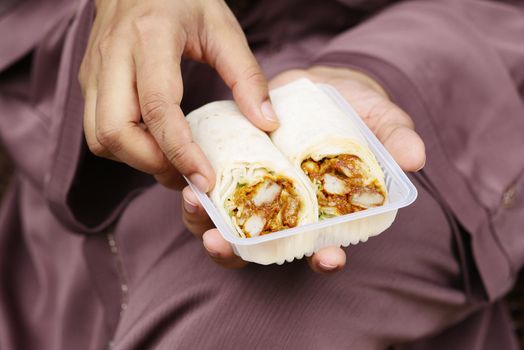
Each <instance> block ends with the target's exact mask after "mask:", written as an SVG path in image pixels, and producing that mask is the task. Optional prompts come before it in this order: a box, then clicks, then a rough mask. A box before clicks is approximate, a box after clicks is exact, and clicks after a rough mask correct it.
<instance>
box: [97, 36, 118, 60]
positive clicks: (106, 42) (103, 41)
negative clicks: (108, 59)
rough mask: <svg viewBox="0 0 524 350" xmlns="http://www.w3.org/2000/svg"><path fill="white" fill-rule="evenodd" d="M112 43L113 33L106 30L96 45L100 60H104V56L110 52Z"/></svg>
mask: <svg viewBox="0 0 524 350" xmlns="http://www.w3.org/2000/svg"><path fill="white" fill-rule="evenodd" d="M113 43H114V32H113V31H112V30H108V31H106V32H105V33H104V34H103V35H102V37H101V38H100V40H99V41H98V44H97V45H96V46H97V48H98V53H99V55H100V57H101V58H104V56H106V55H107V54H108V52H109V51H110V50H111V47H112V46H113Z"/></svg>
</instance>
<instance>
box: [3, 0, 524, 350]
mask: <svg viewBox="0 0 524 350" xmlns="http://www.w3.org/2000/svg"><path fill="white" fill-rule="evenodd" d="M0 11H1V15H0V16H1V17H0V31H1V32H2V33H9V34H8V35H4V36H3V37H2V40H0V72H2V73H1V75H0V111H1V117H0V136H1V140H2V142H3V143H4V144H5V147H6V149H7V151H8V152H9V154H10V156H11V158H12V159H13V161H14V163H15V174H14V176H13V178H12V179H11V184H10V188H9V190H8V192H7V193H6V195H5V198H4V199H3V204H2V209H1V211H0V279H1V281H2V282H1V284H2V288H1V289H0V348H1V349H101V348H114V349H152V348H155V349H156V348H158V349H237V348H256V349H258V348H259V349H280V348H291V349H295V348H300V349H346V348H351V349H363V350H366V349H386V348H394V349H442V348H444V347H446V348H448V349H472V350H475V349H494V348H504V349H517V348H518V346H517V344H516V341H515V337H514V334H513V331H512V329H511V321H510V319H509V316H508V311H507V308H506V306H505V304H504V302H503V301H501V298H502V297H503V296H504V294H505V293H506V292H507V291H508V290H509V289H510V288H511V286H512V284H513V282H514V280H515V276H516V273H517V272H518V270H519V269H520V267H521V265H522V263H523V259H524V244H523V243H522V242H523V241H522V239H520V227H521V225H522V217H524V215H523V214H524V202H523V199H522V190H523V186H524V178H523V175H522V174H523V169H524V158H522V156H521V155H520V154H519V152H518V150H519V149H522V148H523V147H524V137H523V136H522V135H524V133H523V130H524V118H523V117H522V116H523V115H524V104H523V103H522V102H523V96H524V90H523V89H522V87H523V86H524V46H522V45H521V38H522V37H523V36H524V6H523V5H522V3H521V2H519V1H516V0H515V1H511V0H506V1H497V2H496V1H476V0H461V1H440V2H429V1H423V0H415V1H395V2H393V1H387V0H368V1H360V0H340V1H335V0H333V1H323V2H315V1H307V2H304V1H300V2H299V1H298V0H287V1H279V2H262V1H251V2H243V1H240V0H238V1H229V2H228V4H226V3H224V2H223V1H219V0H212V1H201V0H196V1H189V0H187V1H186V0H180V1H176V2H175V1H167V0H153V1H147V2H141V1H136V0H119V1H106V0H98V1H96V2H95V3H93V2H91V1H89V0H78V1H76V2H74V1H65V0H46V1H36V0H20V1H19V2H16V1H10V4H9V5H6V6H3V7H2V8H0ZM233 14H234V15H233ZM237 19H238V22H237ZM251 50H253V51H251ZM252 52H253V53H252ZM267 77H269V78H270V79H269V82H268V80H267ZM298 77H308V78H310V79H311V80H313V81H315V82H322V83H328V84H331V85H333V86H335V87H336V88H337V89H338V90H339V92H340V93H341V94H342V95H343V96H344V97H345V98H346V99H347V100H348V101H349V102H350V103H351V104H352V105H353V106H354V107H355V109H356V110H357V112H358V113H359V115H360V116H361V117H362V118H363V120H364V121H365V122H366V123H367V124H368V126H369V127H370V128H371V129H372V130H373V132H375V134H376V135H377V137H378V138H379V139H380V140H381V142H382V143H383V144H384V145H385V146H386V148H387V149H388V150H389V151H390V153H391V154H392V155H393V156H394V158H395V159H396V161H397V162H398V163H399V165H400V166H401V167H402V168H403V169H404V170H405V171H408V172H414V173H412V174H411V175H410V177H411V179H412V181H413V182H414V183H415V185H416V186H417V188H418V191H419V197H418V200H417V201H416V202H415V204H413V205H412V206H410V207H408V208H405V209H402V210H401V211H399V213H398V217H397V219H396V221H395V222H394V224H393V226H392V227H391V228H390V229H389V230H388V231H386V232H384V233H383V234H382V235H380V236H379V237H375V238H372V239H370V240H369V241H368V242H367V243H365V244H359V245H356V246H351V247H350V248H348V249H341V248H338V247H330V248H325V249H323V250H321V251H319V252H317V253H316V254H315V255H314V256H312V257H311V258H309V259H305V260H306V261H307V263H306V261H305V260H299V261H294V262H293V263H286V264H284V265H282V266H278V265H271V266H260V265H256V264H247V263H246V262H244V261H242V260H241V259H239V258H238V257H236V256H235V255H234V253H233V251H232V249H231V247H230V246H229V245H228V244H227V242H226V241H224V240H223V239H222V238H221V236H220V235H219V233H218V232H217V230H216V229H214V228H213V227H212V224H211V222H210V220H209V218H208V217H207V216H206V215H205V212H204V211H203V209H202V208H201V206H200V205H199V204H198V202H197V200H196V198H195V196H194V194H193V193H192V192H191V191H190V190H189V189H187V188H184V189H183V190H182V191H181V192H178V191H177V190H180V189H182V187H184V184H183V182H182V180H181V179H182V178H181V175H186V176H188V177H189V178H190V179H191V180H192V181H193V182H194V183H195V184H196V185H197V186H198V187H199V188H200V189H202V190H209V189H211V188H212V186H213V183H214V179H215V176H216V175H215V174H213V171H212V168H211V167H210V165H209V162H208V161H207V160H206V159H205V157H204V155H203V153H202V151H201V150H200V149H199V147H198V146H197V145H196V144H195V143H194V142H192V139H191V134H190V132H189V129H188V127H187V123H186V122H185V119H184V114H185V113H187V112H189V111H191V110H192V109H194V108H196V107H198V106H200V105H202V104H204V103H206V102H210V101H213V100H218V99H224V98H230V96H232V97H233V98H234V99H235V101H236V102H237V104H238V105H239V107H240V109H241V110H242V112H243V113H244V114H245V115H246V117H247V118H248V119H249V120H250V121H251V122H252V123H253V124H254V125H255V126H257V127H259V128H260V129H262V130H264V131H271V130H274V129H275V128H278V116H276V115H275V113H274V111H273V110H272V107H271V101H270V100H269V99H268V88H269V87H275V86H279V85H282V84H284V83H286V82H289V81H292V80H294V79H296V78H298ZM422 167H424V169H423V170H422V171H420V169H421V168H422ZM417 171H418V172H417ZM151 175H152V176H151ZM173 189H174V190H175V191H173ZM185 227H187V230H186V229H185ZM188 231H189V232H191V233H193V235H195V236H197V238H201V240H200V239H195V238H194V237H192V236H191V235H190V234H189V233H188ZM202 247H203V249H202ZM346 254H347V255H348V256H349V267H347V268H345V269H344V265H345V264H346ZM206 255H208V256H209V257H210V259H208V258H207V257H206ZM308 265H309V267H308ZM224 267H226V268H224ZM228 268H229V269H228ZM311 270H313V271H311ZM314 272H318V273H314ZM324 275H329V276H324Z"/></svg>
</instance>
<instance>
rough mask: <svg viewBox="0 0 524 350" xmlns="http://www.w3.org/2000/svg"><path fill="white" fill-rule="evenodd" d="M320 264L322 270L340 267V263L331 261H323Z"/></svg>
mask: <svg viewBox="0 0 524 350" xmlns="http://www.w3.org/2000/svg"><path fill="white" fill-rule="evenodd" d="M318 264H319V265H320V267H322V270H324V271H332V270H335V269H336V268H337V267H338V265H331V264H330V263H327V262H324V261H321V262H319V263H318Z"/></svg>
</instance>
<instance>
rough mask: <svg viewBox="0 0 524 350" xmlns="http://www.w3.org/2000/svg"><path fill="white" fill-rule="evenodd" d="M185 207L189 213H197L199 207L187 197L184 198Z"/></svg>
mask: <svg viewBox="0 0 524 350" xmlns="http://www.w3.org/2000/svg"><path fill="white" fill-rule="evenodd" d="M184 209H185V210H186V211H187V212H188V213H189V214H194V213H196V211H197V209H198V207H197V205H196V204H193V203H191V202H190V201H188V200H187V199H185V198H184Z"/></svg>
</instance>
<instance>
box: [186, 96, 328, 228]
mask: <svg viewBox="0 0 524 350" xmlns="http://www.w3.org/2000/svg"><path fill="white" fill-rule="evenodd" d="M187 121H188V123H189V126H190V128H191V132H192V134H193V138H194V140H195V142H196V143H197V144H198V145H199V146H200V147H201V148H202V150H203V152H204V154H205V155H206V156H207V158H208V159H209V161H210V162H211V165H212V166H213V168H214V170H215V173H216V177H217V179H216V184H215V186H214V188H213V190H212V191H211V192H210V194H209V195H210V198H211V200H212V202H213V203H214V204H215V206H216V207H217V209H218V210H219V212H220V214H221V215H222V217H223V218H224V219H225V220H226V222H227V223H228V224H230V225H231V227H232V228H233V229H234V230H235V231H236V232H237V233H238V234H239V235H240V236H241V237H246V238H249V237H255V236H259V235H264V234H269V233H272V232H275V231H280V230H284V229H287V228H292V227H295V226H298V225H303V224H307V223H311V222H315V221H317V219H318V217H317V211H318V209H317V204H316V198H315V192H314V191H313V190H312V188H311V187H310V186H309V183H308V179H307V178H306V177H305V175H304V174H303V173H301V172H299V171H297V170H296V169H295V168H294V167H293V166H292V165H291V164H290V162H289V161H288V160H287V159H286V158H285V157H284V156H283V155H282V154H281V153H280V152H279V151H278V149H277V148H276V147H275V146H274V145H273V143H272V142H271V140H270V138H269V136H268V135H267V134H265V133H264V132H262V131H261V130H259V129H257V128H256V127H255V126H254V125H252V124H251V123H250V122H249V121H248V120H247V119H246V118H245V117H244V116H243V115H242V113H241V112H240V111H239V109H238V107H237V106H236V104H235V103H234V102H232V101H218V102H213V103H210V104H207V105H205V106H203V107H201V108H199V109H197V110H195V111H193V112H191V113H190V114H189V115H188V116H187Z"/></svg>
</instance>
